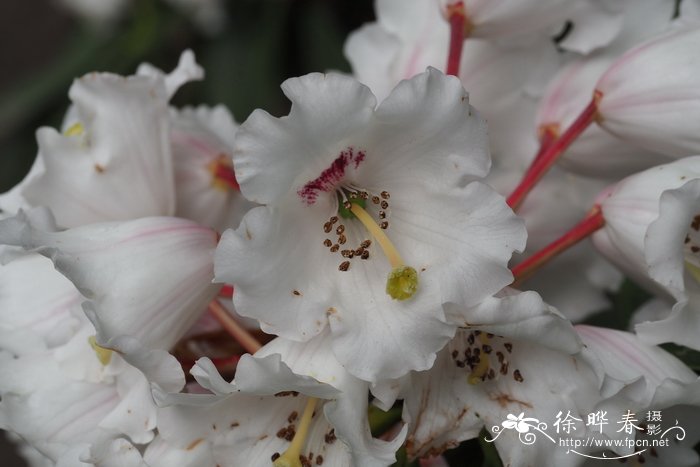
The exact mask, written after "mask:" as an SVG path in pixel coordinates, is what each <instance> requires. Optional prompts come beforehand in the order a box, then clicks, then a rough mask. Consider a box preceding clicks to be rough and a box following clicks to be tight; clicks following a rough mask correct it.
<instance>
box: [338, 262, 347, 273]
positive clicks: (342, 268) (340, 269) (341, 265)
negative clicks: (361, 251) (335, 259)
mask: <svg viewBox="0 0 700 467" xmlns="http://www.w3.org/2000/svg"><path fill="white" fill-rule="evenodd" d="M348 269H350V261H343V262H342V263H340V265H339V266H338V270H339V271H347V270H348Z"/></svg>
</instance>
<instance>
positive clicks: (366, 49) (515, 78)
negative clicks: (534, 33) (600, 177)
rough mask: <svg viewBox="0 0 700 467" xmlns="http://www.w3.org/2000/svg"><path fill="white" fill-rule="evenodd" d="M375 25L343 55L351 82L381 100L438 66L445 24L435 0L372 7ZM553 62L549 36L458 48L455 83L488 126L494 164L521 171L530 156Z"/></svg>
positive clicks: (445, 38) (473, 42)
mask: <svg viewBox="0 0 700 467" xmlns="http://www.w3.org/2000/svg"><path fill="white" fill-rule="evenodd" d="M377 16H378V21H377V22H376V23H371V24H368V25H365V26H363V27H362V28H360V29H359V30H357V31H355V32H353V33H352V34H351V35H350V36H349V38H348V40H347V41H346V43H345V55H346V56H347V57H348V60H349V61H350V63H351V64H352V67H353V71H354V74H355V76H356V77H357V78H358V79H359V80H360V81H361V82H362V83H364V84H366V85H367V86H369V88H370V89H371V90H372V92H373V93H374V94H375V95H376V96H377V98H378V99H379V100H382V99H384V98H385V97H386V96H388V95H389V93H390V92H391V90H392V89H393V88H394V86H396V84H398V82H399V81H401V80H402V79H407V78H411V77H413V76H415V75H416V74H418V73H420V72H422V71H423V70H425V68H426V67H428V66H433V67H437V68H442V67H443V66H444V65H445V62H446V60H447V55H446V51H445V44H446V43H447V41H448V40H449V26H448V24H447V22H446V21H445V19H444V17H443V16H442V14H441V12H440V9H439V7H438V5H437V4H436V2H435V1H434V0H423V1H415V2H408V5H407V2H404V1H401V0H391V1H382V2H379V3H378V4H377ZM558 64H559V58H558V56H557V53H556V48H555V46H554V44H553V43H552V42H551V41H550V40H549V38H548V37H546V36H542V37H536V38H533V39H530V40H528V41H526V42H525V43H524V44H508V45H507V46H505V45H504V44H501V43H499V42H493V41H487V40H484V39H468V40H467V41H465V43H464V48H463V50H462V55H461V66H460V69H459V74H458V77H459V78H460V80H461V81H462V84H463V86H464V87H465V89H466V90H467V91H468V92H469V93H470V96H469V101H470V103H471V105H473V106H474V107H476V108H477V109H478V110H479V112H480V114H481V115H482V116H483V117H484V118H485V119H486V120H487V121H488V124H489V137H490V138H489V139H490V142H491V151H492V154H493V157H494V159H495V160H496V162H497V163H498V164H499V165H503V164H509V165H516V166H517V167H518V168H520V169H522V168H523V167H524V164H526V163H528V162H529V160H530V159H531V158H532V155H533V154H534V152H535V150H536V138H535V137H534V122H533V119H534V115H535V111H536V96H538V95H539V94H541V92H542V89H543V87H544V86H543V85H544V81H543V79H542V77H543V76H548V75H550V74H552V73H554V72H555V71H556V68H557V66H558Z"/></svg>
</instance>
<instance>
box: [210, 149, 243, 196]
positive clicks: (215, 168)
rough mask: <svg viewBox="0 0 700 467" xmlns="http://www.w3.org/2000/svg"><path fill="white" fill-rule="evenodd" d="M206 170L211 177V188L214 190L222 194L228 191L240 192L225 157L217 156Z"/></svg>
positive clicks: (227, 159)
mask: <svg viewBox="0 0 700 467" xmlns="http://www.w3.org/2000/svg"><path fill="white" fill-rule="evenodd" d="M207 168H208V169H209V172H210V173H211V175H212V186H213V187H214V188H216V189H217V190H221V191H224V192H226V191H228V190H234V191H239V190H240V187H239V186H238V181H237V180H236V174H235V173H234V171H233V167H232V166H231V162H230V160H229V158H228V157H227V156H225V155H221V156H219V157H218V158H217V159H215V160H213V161H212V162H210V163H209V165H208V166H207Z"/></svg>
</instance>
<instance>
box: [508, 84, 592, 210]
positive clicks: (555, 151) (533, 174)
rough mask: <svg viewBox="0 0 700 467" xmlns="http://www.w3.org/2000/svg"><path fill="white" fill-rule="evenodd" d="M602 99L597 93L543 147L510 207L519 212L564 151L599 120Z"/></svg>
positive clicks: (509, 202) (517, 190)
mask: <svg viewBox="0 0 700 467" xmlns="http://www.w3.org/2000/svg"><path fill="white" fill-rule="evenodd" d="M600 97H601V94H599V93H595V94H594V96H593V99H592V100H591V102H590V103H589V104H588V105H587V106H586V108H585V109H584V110H583V112H581V114H580V115H579V116H578V117H577V118H576V120H575V121H574V123H572V124H571V126H570V127H569V128H568V129H567V130H566V131H565V132H564V133H563V134H562V135H561V136H560V137H559V138H557V139H556V140H554V141H553V142H552V143H551V144H549V145H546V144H545V145H543V146H545V147H546V149H544V152H542V153H541V154H539V155H538V156H537V157H536V158H535V160H534V161H533V163H532V165H531V166H530V168H529V169H528V171H527V172H526V173H525V175H524V176H523V179H522V180H521V181H520V184H518V186H517V187H516V188H515V190H513V192H512V193H511V195H510V196H509V197H508V205H509V206H510V207H511V208H512V209H513V210H514V211H517V210H518V208H519V207H520V206H521V205H522V203H523V202H524V201H525V198H526V197H527V195H528V194H529V193H530V191H532V189H533V188H534V187H535V186H536V185H537V182H539V181H540V179H541V178H542V177H543V176H544V175H545V174H546V173H547V171H549V169H550V168H551V167H552V166H553V165H554V163H555V162H556V161H557V160H559V157H561V156H562V154H564V151H566V149H567V148H568V147H569V146H570V145H571V143H573V142H574V141H575V140H576V138H578V136H579V135H580V134H581V133H583V131H584V130H585V129H586V128H588V127H589V126H590V124H591V123H593V121H595V120H596V118H598V101H599V100H600Z"/></svg>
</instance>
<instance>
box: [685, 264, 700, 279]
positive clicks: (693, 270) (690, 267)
mask: <svg viewBox="0 0 700 467" xmlns="http://www.w3.org/2000/svg"><path fill="white" fill-rule="evenodd" d="M685 269H686V270H687V271H688V272H689V273H690V275H691V276H693V279H695V280H696V281H697V282H698V283H699V284H700V268H699V267H697V266H696V265H694V264H693V263H691V262H690V261H685Z"/></svg>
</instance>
